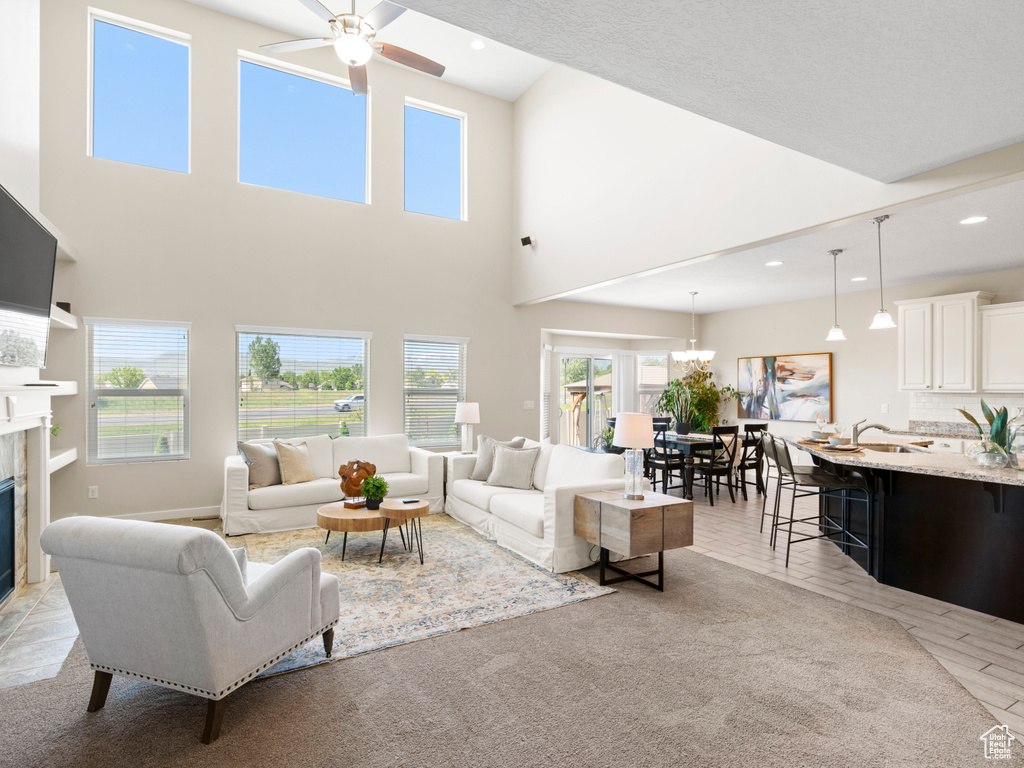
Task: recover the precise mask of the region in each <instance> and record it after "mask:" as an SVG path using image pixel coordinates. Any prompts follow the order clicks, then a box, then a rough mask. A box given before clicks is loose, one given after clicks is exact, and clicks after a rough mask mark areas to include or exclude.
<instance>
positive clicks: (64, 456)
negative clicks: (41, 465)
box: [49, 448, 78, 475]
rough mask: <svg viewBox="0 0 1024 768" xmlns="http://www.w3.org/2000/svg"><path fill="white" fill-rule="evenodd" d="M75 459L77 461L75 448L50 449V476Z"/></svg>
mask: <svg viewBox="0 0 1024 768" xmlns="http://www.w3.org/2000/svg"><path fill="white" fill-rule="evenodd" d="M76 459H78V449H77V448H51V449H50V461H49V469H50V474H51V475H52V474H53V473H54V472H56V471H57V470H58V469H60V468H61V467H66V466H67V465H68V464H70V463H71V462H73V461H75V460H76Z"/></svg>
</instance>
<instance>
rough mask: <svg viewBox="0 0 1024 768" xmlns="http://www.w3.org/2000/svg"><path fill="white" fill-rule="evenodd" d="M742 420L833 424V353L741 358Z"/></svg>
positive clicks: (739, 364) (738, 382) (739, 379)
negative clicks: (820, 419)
mask: <svg viewBox="0 0 1024 768" xmlns="http://www.w3.org/2000/svg"><path fill="white" fill-rule="evenodd" d="M736 364H737V367H738V371H737V374H736V382H737V384H736V389H738V390H739V391H740V396H739V400H738V403H739V406H738V407H739V417H740V418H741V419H774V420H776V421H811V422H813V421H817V419H818V417H821V418H822V419H824V420H825V421H828V422H831V421H832V353H831V352H815V353H812V354H807V355H775V356H773V357H741V358H739V359H738V360H737V361H736Z"/></svg>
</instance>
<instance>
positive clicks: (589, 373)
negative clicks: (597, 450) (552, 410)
mask: <svg viewBox="0 0 1024 768" xmlns="http://www.w3.org/2000/svg"><path fill="white" fill-rule="evenodd" d="M558 373H559V376H558V382H559V391H558V405H559V418H558V442H559V443H561V444H562V445H576V446H586V447H591V446H593V445H594V443H595V442H596V441H597V437H598V435H600V433H601V431H602V430H604V429H605V427H606V426H607V419H608V417H609V416H612V415H614V414H613V413H612V361H611V358H610V357H599V356H591V355H569V354H561V355H559V357H558Z"/></svg>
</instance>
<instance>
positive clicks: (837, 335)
mask: <svg viewBox="0 0 1024 768" xmlns="http://www.w3.org/2000/svg"><path fill="white" fill-rule="evenodd" d="M825 341H846V334H845V333H843V329H842V328H840V327H839V326H838V325H833V326H832V329H831V330H830V331H829V332H828V336H826V337H825Z"/></svg>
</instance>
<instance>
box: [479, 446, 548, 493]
mask: <svg viewBox="0 0 1024 768" xmlns="http://www.w3.org/2000/svg"><path fill="white" fill-rule="evenodd" d="M539 455H540V448H511V447H509V446H507V445H497V446H495V448H494V469H492V470H491V476H490V477H488V478H487V482H485V483H484V485H497V486H500V487H502V488H518V489H520V490H523V491H528V490H530V489H531V488H533V465H534V464H536V463H537V457H538V456H539Z"/></svg>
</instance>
